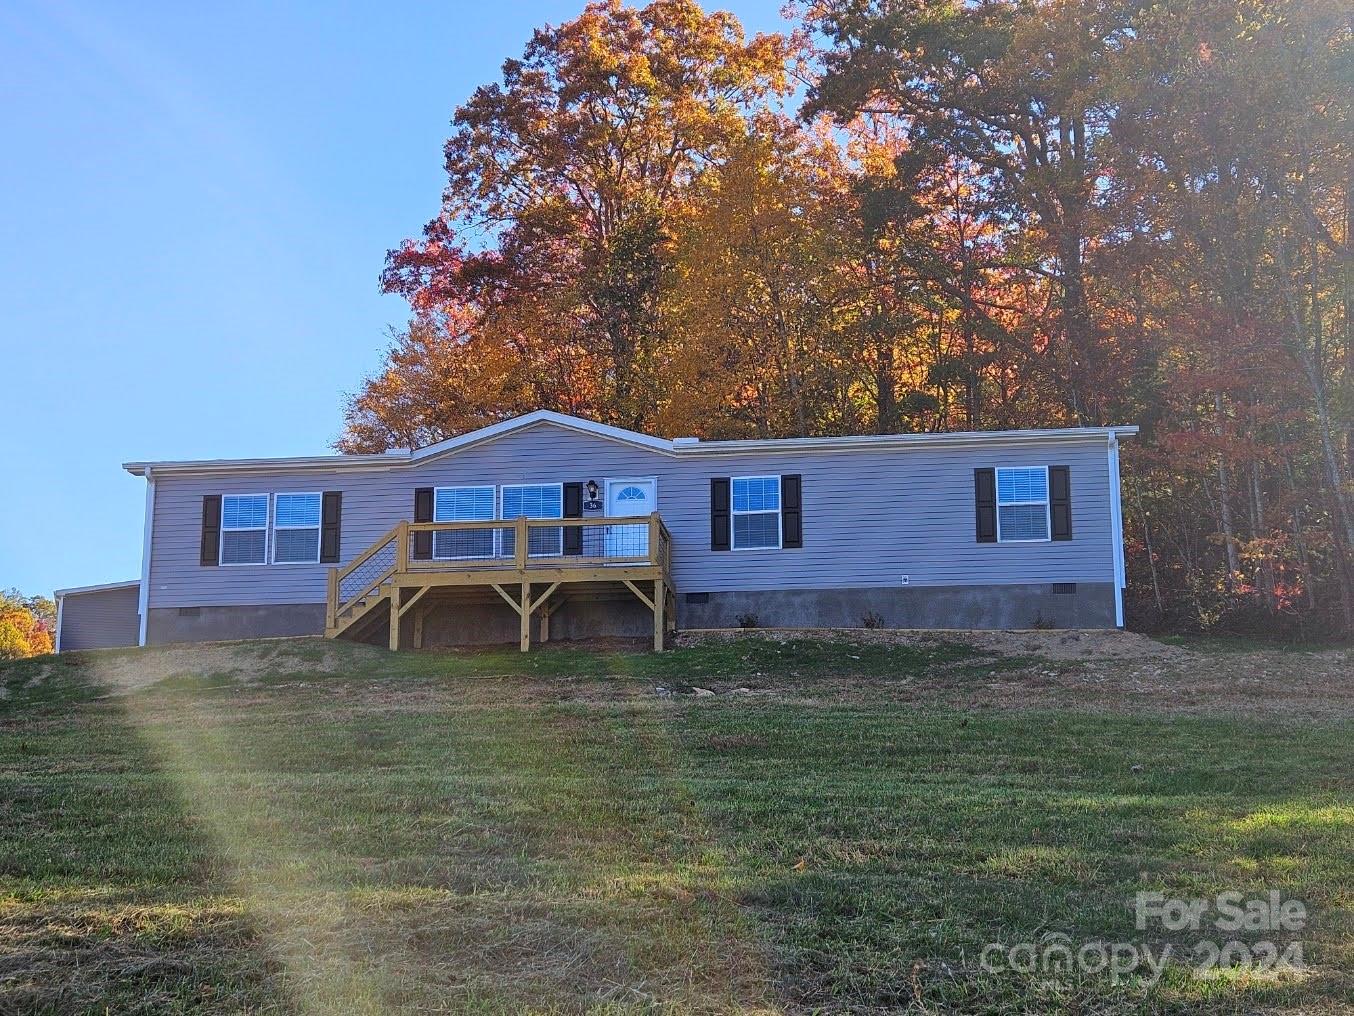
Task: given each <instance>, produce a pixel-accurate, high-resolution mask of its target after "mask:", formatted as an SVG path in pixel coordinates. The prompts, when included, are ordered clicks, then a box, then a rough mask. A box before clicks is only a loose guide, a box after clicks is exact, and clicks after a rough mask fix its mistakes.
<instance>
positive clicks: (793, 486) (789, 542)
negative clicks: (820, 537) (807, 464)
mask: <svg viewBox="0 0 1354 1016" xmlns="http://www.w3.org/2000/svg"><path fill="white" fill-rule="evenodd" d="M780 545H781V546H782V547H786V548H788V549H790V550H796V549H798V548H800V547H803V546H804V496H803V483H802V481H801V478H800V476H799V474H798V473H795V474H792V475H789V476H782V477H781V478H780Z"/></svg>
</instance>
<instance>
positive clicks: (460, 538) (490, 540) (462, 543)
mask: <svg viewBox="0 0 1354 1016" xmlns="http://www.w3.org/2000/svg"><path fill="white" fill-rule="evenodd" d="M494 493H495V492H494V488H493V487H492V486H483V487H438V488H436V489H435V490H434V491H433V521H434V522H492V521H493V520H494ZM493 556H494V527H492V526H485V527H484V528H483V529H466V530H453V531H451V532H439V531H435V532H434V533H433V557H434V558H437V559H438V560H441V561H458V560H466V559H469V558H483V557H493Z"/></svg>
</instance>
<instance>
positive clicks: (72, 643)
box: [60, 586, 141, 653]
mask: <svg viewBox="0 0 1354 1016" xmlns="http://www.w3.org/2000/svg"><path fill="white" fill-rule="evenodd" d="M140 596H141V590H140V588H139V587H138V586H124V587H122V588H120V589H94V590H90V591H89V592H85V593H67V594H66V595H64V596H63V597H62V598H61V631H60V636H61V651H62V652H63V653H64V652H67V651H68V650H72V649H114V648H117V647H119V646H134V645H136V643H137V639H138V636H139V634H140V618H139V616H138V614H137V608H138V606H139V603H140Z"/></svg>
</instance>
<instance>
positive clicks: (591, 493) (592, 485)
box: [583, 480, 600, 501]
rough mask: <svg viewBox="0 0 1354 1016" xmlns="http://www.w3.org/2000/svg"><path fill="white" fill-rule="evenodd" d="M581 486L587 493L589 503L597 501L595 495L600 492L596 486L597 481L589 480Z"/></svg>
mask: <svg viewBox="0 0 1354 1016" xmlns="http://www.w3.org/2000/svg"><path fill="white" fill-rule="evenodd" d="M583 486H584V487H586V488H587V491H588V500H589V501H596V500H597V495H598V493H599V492H600V488H599V487H598V486H597V481H596V480H589V481H588V482H587V483H585V484H584V485H583Z"/></svg>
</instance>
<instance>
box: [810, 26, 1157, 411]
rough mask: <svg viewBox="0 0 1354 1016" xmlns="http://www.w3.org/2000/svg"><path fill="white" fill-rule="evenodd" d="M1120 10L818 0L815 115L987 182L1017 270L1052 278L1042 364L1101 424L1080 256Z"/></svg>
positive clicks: (1099, 354)
mask: <svg viewBox="0 0 1354 1016" xmlns="http://www.w3.org/2000/svg"><path fill="white" fill-rule="evenodd" d="M1137 6H1138V5H1137V4H1134V3H1129V2H1122V3H1121V2H1113V0H1107V2H1094V3H1092V2H1063V0H1057V2H1044V3H1024V2H1016V0H984V2H981V3H965V2H961V0H895V2H891V3H885V4H879V3H876V2H874V0H821V2H818V3H814V4H811V5H810V6H809V17H808V20H809V23H810V25H811V26H812V27H813V28H814V29H815V30H816V31H817V32H819V33H821V34H823V35H824V36H825V37H826V38H827V40H828V42H829V48H828V49H827V51H826V52H825V54H824V56H823V74H822V76H821V78H820V79H819V80H818V81H817V82H816V83H815V84H814V86H813V87H812V89H811V90H810V96H809V103H808V109H809V111H810V112H819V111H822V112H827V113H831V114H834V115H836V116H837V117H838V118H840V119H841V120H843V121H849V120H851V119H853V118H855V117H857V116H859V115H861V114H862V113H869V114H873V115H876V116H879V115H889V116H893V117H897V118H899V119H900V120H901V121H902V122H903V123H904V124H905V126H906V131H907V136H908V139H909V143H910V147H911V150H912V152H913V153H915V155H917V156H920V157H929V158H930V159H931V160H932V161H934V162H935V163H937V164H951V165H953V164H955V163H956V162H962V163H966V164H968V165H971V166H974V167H977V168H979V169H980V170H981V171H982V174H983V181H982V184H981V186H982V187H983V188H984V189H986V190H987V191H988V197H989V198H990V199H991V200H992V201H993V202H994V205H995V206H996V207H994V209H993V211H994V213H995V214H999V215H1001V216H1003V217H1005V218H1007V219H1008V220H1009V221H1010V222H1012V223H1015V224H1016V225H1018V226H1019V227H1020V231H1021V240H1022V242H1021V243H1020V244H1019V245H1017V246H1016V247H1014V248H1012V250H1011V251H1010V253H1011V254H1012V255H1013V257H1019V259H1020V264H1021V267H1022V268H1023V269H1024V271H1026V272H1027V273H1031V274H1033V275H1036V276H1038V275H1045V276H1048V277H1050V278H1052V279H1053V280H1054V281H1055V282H1056V284H1057V290H1056V294H1055V295H1056V298H1057V299H1056V315H1055V316H1053V317H1051V318H1050V322H1049V335H1048V339H1049V341H1048V342H1047V344H1046V347H1045V348H1044V350H1043V353H1044V358H1045V361H1046V363H1045V369H1046V370H1047V371H1048V373H1049V374H1050V376H1051V377H1053V378H1055V379H1056V381H1057V383H1058V389H1059V394H1060V396H1061V399H1062V401H1063V402H1064V404H1065V405H1066V406H1067V407H1068V408H1069V410H1070V411H1071V413H1072V414H1073V416H1074V417H1075V418H1076V419H1077V420H1078V421H1080V422H1087V423H1090V422H1105V417H1106V415H1107V414H1106V406H1105V399H1104V393H1105V389H1106V386H1105V380H1106V378H1107V375H1108V373H1109V365H1108V364H1106V363H1105V358H1104V352H1105V347H1104V345H1103V344H1102V343H1101V341H1100V338H1101V336H1100V334H1099V333H1098V331H1097V325H1096V321H1095V319H1094V315H1093V312H1092V306H1091V296H1090V293H1089V285H1088V281H1089V280H1088V275H1089V273H1090V268H1089V267H1088V265H1087V264H1086V257H1087V254H1088V251H1089V249H1090V248H1091V247H1092V245H1093V240H1094V237H1095V236H1096V235H1097V233H1098V231H1099V223H1098V218H1099V216H1100V214H1101V208H1100V200H1099V199H1100V191H1099V188H1098V186H1097V183H1098V180H1099V179H1100V177H1101V173H1102V169H1101V165H1100V153H1099V143H1100V140H1101V138H1102V137H1103V135H1104V131H1105V128H1106V123H1107V115H1106V110H1105V109H1104V108H1103V105H1102V93H1101V92H1100V91H1099V90H1098V89H1097V87H1096V85H1097V81H1098V79H1099V77H1100V75H1101V74H1102V73H1103V68H1104V64H1105V62H1106V59H1107V57H1108V55H1109V54H1111V53H1112V52H1113V51H1114V50H1115V49H1116V48H1117V47H1119V46H1121V45H1122V44H1123V42H1124V40H1125V38H1126V36H1127V34H1128V31H1129V24H1130V15H1131V13H1132V11H1133V10H1134V9H1135V8H1136V7H1137Z"/></svg>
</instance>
